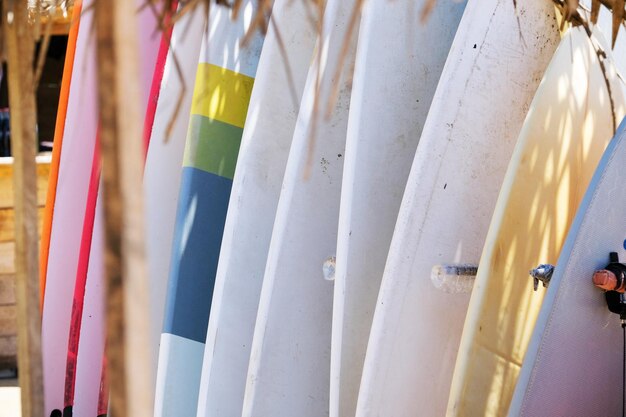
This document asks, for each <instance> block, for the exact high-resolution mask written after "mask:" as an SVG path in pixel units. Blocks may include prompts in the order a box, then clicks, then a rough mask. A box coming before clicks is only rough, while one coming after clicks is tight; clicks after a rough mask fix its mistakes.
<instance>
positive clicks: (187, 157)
mask: <svg viewBox="0 0 626 417" xmlns="http://www.w3.org/2000/svg"><path fill="white" fill-rule="evenodd" d="M240 7H241V13H239V15H238V17H237V19H236V20H235V21H232V20H231V12H230V9H227V8H224V7H213V8H212V9H211V13H210V18H209V19H210V20H209V30H208V33H206V32H205V36H204V38H203V43H202V49H201V52H200V58H199V64H198V69H197V72H196V82H195V87H194V93H193V100H192V105H191V116H190V119H189V128H188V131H187V140H186V145H185V153H184V156H183V169H182V177H181V185H180V194H179V201H178V209H177V214H176V226H175V229H174V240H173V244H172V260H171V271H170V277H169V283H168V290H167V299H166V305H165V317H164V321H163V332H162V335H161V347H160V351H159V364H158V373H157V387H156V400H155V415H156V416H192V415H194V414H195V413H196V411H197V406H198V393H199V385H200V374H201V370H202V359H203V355H204V343H205V341H206V334H207V326H208V319H209V310H210V307H211V298H212V292H213V284H214V279H215V272H216V269H217V260H218V257H219V252H220V245H221V240H222V233H223V230H224V221H225V217H226V210H227V208H228V200H229V197H230V189H231V186H232V178H233V174H234V171H235V164H236V161H237V153H238V151H239V144H240V141H241V135H242V132H243V126H244V122H245V119H246V113H247V110H248V103H249V100H250V94H251V92H252V85H253V83H254V76H255V73H256V68H257V64H258V59H259V54H260V52H261V46H262V43H263V38H262V37H261V36H260V35H259V34H255V35H254V37H253V38H252V39H251V40H250V42H249V43H248V44H247V46H246V47H241V45H240V42H241V40H242V39H243V37H244V36H245V34H246V32H247V28H248V27H249V25H250V22H251V19H250V16H251V15H254V11H255V8H256V2H254V1H253V0H247V1H245V2H243V3H242V4H241V6H240Z"/></svg>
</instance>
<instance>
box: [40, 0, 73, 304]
mask: <svg viewBox="0 0 626 417" xmlns="http://www.w3.org/2000/svg"><path fill="white" fill-rule="evenodd" d="M82 3H83V2H82V0H76V2H75V3H74V8H73V11H72V25H71V26H70V33H69V36H68V39H67V50H66V51H65V63H64V66H63V78H62V80H61V93H60V96H59V107H58V110H57V120H56V125H55V128H54V145H53V147H52V162H51V163H50V176H49V179H48V193H47V195H46V209H45V212H44V217H43V225H42V228H41V247H40V254H39V285H40V291H39V300H40V307H41V308H43V297H44V293H45V289H46V273H47V271H48V253H49V251H50V233H51V231H52V216H53V215H54V202H55V198H56V191H57V182H58V179H59V163H60V161H61V147H62V146H63V132H64V131H65V117H66V115H67V105H68V101H69V96H70V85H71V83H72V72H73V69H74V56H75V54H76V40H77V39H78V28H79V25H80V19H79V16H80V12H81V10H82Z"/></svg>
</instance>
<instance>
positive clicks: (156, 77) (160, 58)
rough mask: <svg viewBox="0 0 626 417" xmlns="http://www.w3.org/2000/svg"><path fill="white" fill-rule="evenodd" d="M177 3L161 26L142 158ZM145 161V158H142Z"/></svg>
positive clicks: (145, 151) (146, 148) (154, 110)
mask: <svg viewBox="0 0 626 417" xmlns="http://www.w3.org/2000/svg"><path fill="white" fill-rule="evenodd" d="M177 6H178V1H177V0H173V1H172V8H171V9H170V10H169V13H168V14H167V15H166V16H165V19H164V22H163V25H164V27H166V28H167V30H165V31H163V34H162V35H161V44H160V45H159V52H158V54H157V60H156V65H155V67H154V75H153V77H152V85H151V87H150V98H149V99H148V106H147V108H146V117H145V119H144V125H143V145H144V157H145V155H147V153H148V148H149V146H150V137H151V136H152V126H153V125H154V117H155V115H156V109H157V104H158V102H159V94H160V93H161V82H162V81H163V72H164V71H165V63H166V61H167V53H168V52H169V49H170V40H171V38H172V29H173V27H172V25H171V17H172V15H173V14H174V13H175V12H176V7H177ZM144 159H145V158H144Z"/></svg>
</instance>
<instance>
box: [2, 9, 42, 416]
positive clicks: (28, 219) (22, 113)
mask: <svg viewBox="0 0 626 417" xmlns="http://www.w3.org/2000/svg"><path fill="white" fill-rule="evenodd" d="M27 3H28V2H27V0H4V1H3V17H2V23H3V26H4V35H5V40H6V48H7V59H8V83H9V106H10V108H11V144H12V150H13V156H14V162H13V164H14V165H13V184H14V187H13V190H14V194H15V197H14V202H15V271H16V275H15V296H16V302H17V326H18V327H17V328H18V334H17V344H18V348H17V349H18V350H17V363H18V370H19V383H20V388H21V394H22V416H23V417H40V416H43V413H44V411H43V382H42V381H43V373H42V366H41V321H40V320H41V315H40V313H39V282H38V281H39V272H38V267H39V262H38V254H39V250H38V244H39V236H38V233H37V169H36V161H35V156H36V153H37V137H36V133H35V125H36V119H37V116H36V108H35V90H34V83H33V75H34V74H33V59H34V52H35V51H34V47H35V43H34V38H33V27H32V26H31V25H30V24H29V23H28V4H27Z"/></svg>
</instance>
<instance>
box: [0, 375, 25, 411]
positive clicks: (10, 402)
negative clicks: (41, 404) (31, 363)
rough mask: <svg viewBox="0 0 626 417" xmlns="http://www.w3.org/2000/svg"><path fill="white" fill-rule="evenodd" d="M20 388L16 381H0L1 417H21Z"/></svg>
mask: <svg viewBox="0 0 626 417" xmlns="http://www.w3.org/2000/svg"><path fill="white" fill-rule="evenodd" d="M21 415H22V407H21V404H20V388H19V387H18V386H17V381H15V380H2V381H0V417H21Z"/></svg>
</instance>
